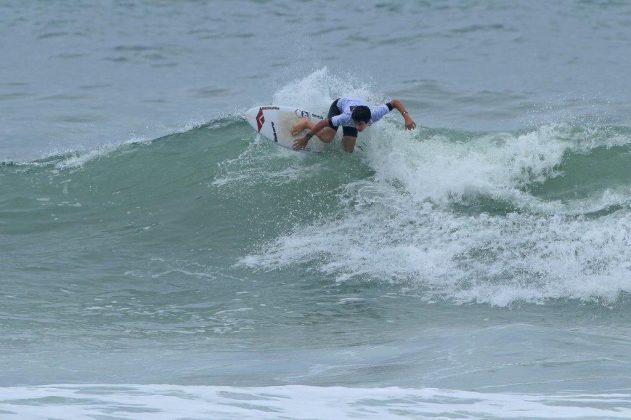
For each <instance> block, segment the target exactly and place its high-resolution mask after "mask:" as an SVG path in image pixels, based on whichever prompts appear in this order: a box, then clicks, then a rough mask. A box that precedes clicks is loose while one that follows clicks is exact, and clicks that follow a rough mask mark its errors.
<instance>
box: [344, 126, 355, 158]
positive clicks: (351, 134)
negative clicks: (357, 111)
mask: <svg viewBox="0 0 631 420" xmlns="http://www.w3.org/2000/svg"><path fill="white" fill-rule="evenodd" d="M356 141H357V129H356V128H355V127H342V147H343V148H344V151H345V152H348V153H353V150H354V149H355V142H356Z"/></svg>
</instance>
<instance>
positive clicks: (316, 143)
mask: <svg viewBox="0 0 631 420" xmlns="http://www.w3.org/2000/svg"><path fill="white" fill-rule="evenodd" d="M302 117H307V118H309V119H310V120H311V121H313V122H314V123H317V122H319V121H321V120H322V119H323V118H324V117H323V116H322V115H318V114H314V113H312V112H309V111H304V110H302V109H298V108H292V107H288V106H275V105H264V106H257V107H254V108H252V109H249V110H248V111H246V113H245V119H246V120H247V121H248V123H250V125H251V126H252V128H253V129H254V130H256V131H257V132H258V133H259V134H260V135H261V136H263V137H264V138H266V139H268V140H270V141H272V142H274V143H275V144H277V145H279V146H282V147H286V148H288V149H292V147H293V144H294V140H295V139H297V138H300V137H302V136H303V135H304V134H305V133H306V130H303V132H301V133H299V134H298V135H297V136H292V135H291V128H292V127H293V125H294V123H295V122H296V121H297V120H298V118H302ZM325 146H326V143H323V142H322V141H320V139H318V138H317V137H315V136H314V137H312V138H311V139H310V140H309V143H308V144H307V147H306V148H305V151H307V152H312V153H319V152H322V151H323V150H324V147H325ZM292 150H293V149H292Z"/></svg>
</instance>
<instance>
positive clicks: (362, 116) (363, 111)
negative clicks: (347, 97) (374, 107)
mask: <svg viewBox="0 0 631 420" xmlns="http://www.w3.org/2000/svg"><path fill="white" fill-rule="evenodd" d="M351 118H353V122H354V123H355V128H356V129H357V131H364V129H365V128H366V127H368V122H369V121H370V108H368V107H367V106H363V105H360V106H356V107H355V109H353V113H352V114H351Z"/></svg>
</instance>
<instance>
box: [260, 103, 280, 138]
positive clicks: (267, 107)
mask: <svg viewBox="0 0 631 420" xmlns="http://www.w3.org/2000/svg"><path fill="white" fill-rule="evenodd" d="M266 109H280V108H279V107H277V106H262V107H260V108H259V113H258V114H256V125H257V127H258V128H259V132H260V131H261V128H262V127H263V124H265V117H264V116H263V111H265V110H266Z"/></svg>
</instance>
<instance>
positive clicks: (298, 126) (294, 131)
mask: <svg viewBox="0 0 631 420" xmlns="http://www.w3.org/2000/svg"><path fill="white" fill-rule="evenodd" d="M307 127H309V118H305V117H303V118H300V119H298V121H296V123H295V124H294V126H293V127H292V128H291V135H292V136H297V135H298V134H300V132H301V131H302V130H304V129H305V128H307Z"/></svg>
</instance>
